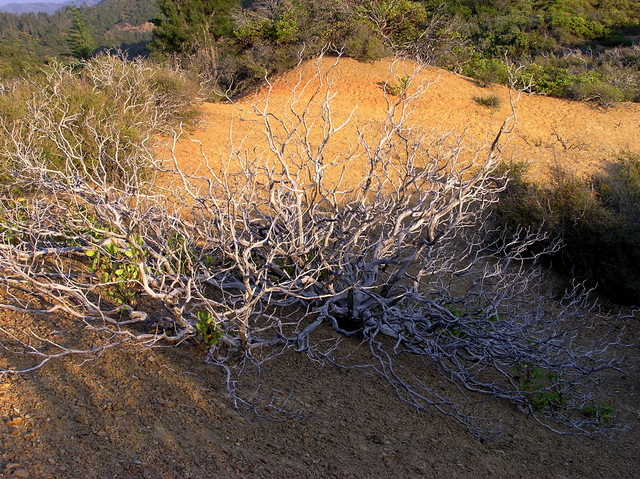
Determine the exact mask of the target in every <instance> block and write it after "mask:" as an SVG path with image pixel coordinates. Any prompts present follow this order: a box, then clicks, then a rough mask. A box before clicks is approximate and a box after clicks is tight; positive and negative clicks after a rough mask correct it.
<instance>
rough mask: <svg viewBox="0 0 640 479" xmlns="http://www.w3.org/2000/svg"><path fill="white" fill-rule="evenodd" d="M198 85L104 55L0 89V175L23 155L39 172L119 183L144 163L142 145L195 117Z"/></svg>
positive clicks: (174, 73)
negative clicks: (71, 170)
mask: <svg viewBox="0 0 640 479" xmlns="http://www.w3.org/2000/svg"><path fill="white" fill-rule="evenodd" d="M196 94H197V86H195V85H193V83H191V82H190V81H189V80H188V79H187V78H186V77H185V76H184V75H182V74H181V73H180V72H178V71H175V70H169V69H166V68H163V67H160V66H152V65H151V64H148V63H145V62H141V61H140V62H130V61H127V60H125V59H124V58H122V57H112V56H101V57H98V58H95V59H92V60H90V61H87V62H83V63H81V64H79V65H78V66H65V65H61V64H53V65H52V66H51V67H50V68H48V69H47V70H45V71H43V72H42V73H41V74H39V75H36V76H32V77H31V78H27V79H24V80H22V81H20V82H18V83H17V84H16V85H15V87H14V88H12V89H11V90H9V91H6V92H5V93H4V94H0V126H1V127H2V128H1V129H0V175H2V176H3V177H5V178H6V177H10V176H11V169H12V161H13V160H12V159H13V158H15V157H16V155H27V156H28V157H29V158H30V161H32V163H33V165H34V174H35V172H37V171H38V170H42V169H44V170H47V169H52V170H60V171H65V170H66V169H68V168H69V167H70V166H71V167H73V168H74V169H75V170H77V171H78V172H79V173H78V174H80V172H84V174H91V175H96V177H99V178H101V179H104V180H106V181H108V182H122V181H125V180H126V178H127V177H128V176H129V175H131V174H134V175H140V174H141V173H144V172H145V171H146V169H147V167H148V166H149V161H150V156H151V153H150V150H149V148H148V146H146V143H147V142H148V140H149V139H150V138H151V137H152V136H153V135H156V134H159V133H166V132H168V131H169V130H171V128H173V127H174V126H176V125H177V124H178V123H179V122H185V121H193V120H194V119H195V117H196V115H197V109H196Z"/></svg>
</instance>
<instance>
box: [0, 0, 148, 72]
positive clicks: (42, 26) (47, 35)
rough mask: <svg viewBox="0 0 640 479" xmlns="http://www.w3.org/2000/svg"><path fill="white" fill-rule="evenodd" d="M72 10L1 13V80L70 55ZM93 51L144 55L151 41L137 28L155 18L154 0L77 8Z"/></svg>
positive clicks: (118, 0) (106, 1)
mask: <svg viewBox="0 0 640 479" xmlns="http://www.w3.org/2000/svg"><path fill="white" fill-rule="evenodd" d="M72 10H73V7H70V6H65V7H63V8H61V9H60V10H58V11H57V12H55V13H54V14H52V15H49V14H46V13H39V14H35V13H25V14H21V15H15V14H12V13H6V12H0V78H1V77H10V76H16V75H20V74H22V73H23V72H25V71H28V70H30V69H32V68H34V67H39V66H40V65H42V64H43V62H44V61H46V60H47V59H48V58H52V57H54V58H60V59H62V58H63V57H64V56H65V55H68V54H70V53H71V51H70V47H69V42H68V40H69V34H70V33H71V32H72V30H73V27H74V22H73V19H72V13H71V12H72ZM78 11H79V12H80V15H81V17H82V19H83V20H84V22H85V23H86V25H87V28H88V29H89V33H90V34H91V36H92V38H93V39H94V41H95V45H96V47H98V46H100V47H120V48H124V49H129V50H131V51H133V52H138V53H143V49H142V47H143V45H144V44H146V42H148V41H149V40H150V39H151V32H150V29H149V28H145V27H140V26H141V25H143V24H145V23H146V22H148V21H149V20H151V19H152V18H154V17H155V16H157V15H158V10H157V7H156V4H155V1H154V0H104V1H102V2H100V3H99V4H97V5H94V6H86V5H83V6H81V7H79V8H78Z"/></svg>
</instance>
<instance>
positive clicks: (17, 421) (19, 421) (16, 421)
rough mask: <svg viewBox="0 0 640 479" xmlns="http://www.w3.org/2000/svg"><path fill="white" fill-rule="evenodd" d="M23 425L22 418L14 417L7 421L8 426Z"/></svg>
mask: <svg viewBox="0 0 640 479" xmlns="http://www.w3.org/2000/svg"><path fill="white" fill-rule="evenodd" d="M22 423H23V419H22V418H21V417H14V418H12V419H9V420H8V421H7V426H20V425H21V424H22Z"/></svg>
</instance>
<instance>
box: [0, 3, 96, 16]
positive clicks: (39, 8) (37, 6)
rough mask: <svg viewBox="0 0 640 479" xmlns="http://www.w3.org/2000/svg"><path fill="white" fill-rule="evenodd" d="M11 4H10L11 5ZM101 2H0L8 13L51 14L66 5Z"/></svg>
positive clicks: (0, 7)
mask: <svg viewBox="0 0 640 479" xmlns="http://www.w3.org/2000/svg"><path fill="white" fill-rule="evenodd" d="M9 2H10V3H9ZM99 2H100V0H84V1H71V2H70V1H64V0H60V1H55V0H54V1H50V2H28V3H18V2H15V1H14V0H0V10H1V11H3V12H8V13H15V14H20V13H49V14H52V13H54V12H55V11H56V10H58V9H60V8H61V7H63V6H64V5H72V4H74V3H75V4H77V5H82V4H83V3H86V4H87V5H89V6H91V5H95V4H96V3H99Z"/></svg>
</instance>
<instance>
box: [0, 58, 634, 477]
mask: <svg viewBox="0 0 640 479" xmlns="http://www.w3.org/2000/svg"><path fill="white" fill-rule="evenodd" d="M326 61H329V60H326ZM313 69H314V67H313V65H311V64H307V65H305V66H304V70H303V75H308V74H309V72H312V71H313ZM412 69H413V67H412V66H411V65H406V64H404V65H400V66H399V70H397V72H396V73H395V75H400V76H402V75H403V74H404V73H405V72H409V71H410V70H412ZM333 75H334V77H335V79H336V83H335V88H334V89H335V91H336V97H335V102H334V113H335V115H336V117H337V118H345V117H346V116H348V115H349V113H350V112H351V111H352V108H353V106H354V105H356V104H357V105H358V108H357V110H356V112H355V121H356V123H359V124H362V123H364V122H367V121H369V120H370V119H371V118H378V117H379V116H380V115H381V114H383V112H384V109H385V103H384V100H383V99H382V96H381V93H382V91H381V87H380V85H379V83H380V82H384V81H385V80H387V78H388V77H389V62H387V61H381V62H378V63H375V64H373V65H371V64H359V63H356V62H353V61H350V60H342V61H341V63H340V64H339V66H338V67H337V68H336V69H335V70H334V72H333ZM421 78H424V79H426V81H432V80H437V82H435V83H434V84H432V85H431V86H430V87H429V91H428V93H427V94H426V95H425V96H424V98H423V100H422V101H421V102H420V103H419V105H418V106H417V109H416V112H415V118H416V121H419V122H420V123H422V124H424V125H428V126H432V127H435V128H440V129H443V130H449V129H452V128H456V129H457V130H459V131H462V130H465V129H466V130H468V137H469V141H472V139H475V141H476V142H478V143H485V142H486V141H487V140H488V139H491V138H492V135H494V134H495V132H496V131H497V130H498V128H499V127H500V125H501V123H502V121H503V120H504V118H505V117H506V116H508V114H509V107H508V101H507V97H508V92H507V90H506V89H504V88H502V87H492V88H490V89H483V88H480V87H478V86H476V85H475V84H474V83H473V82H471V81H469V80H468V79H466V78H462V77H459V76H455V75H453V74H451V73H448V72H445V71H442V70H436V69H427V70H426V71H424V72H423V73H421ZM296 81H297V74H296V73H291V74H289V75H286V76H284V77H283V78H281V79H278V80H277V81H276V82H275V83H274V88H273V91H272V93H271V98H270V101H271V104H272V105H273V107H274V108H275V111H278V108H280V110H281V109H282V102H283V101H285V100H286V98H288V97H289V94H290V86H291V85H292V84H295V82H296ZM487 95H497V96H499V97H500V98H502V99H503V102H502V106H501V108H499V109H497V110H492V109H489V108H486V107H482V106H479V105H478V104H477V103H476V102H475V101H474V100H473V97H476V96H487ZM262 99H264V91H262V92H258V93H256V94H255V95H253V96H250V97H247V98H245V99H243V100H241V101H239V102H238V106H239V107H242V108H247V107H248V106H249V105H251V104H256V102H259V101H261V100H262ZM203 109H204V112H205V120H206V121H205V123H204V124H203V126H202V128H201V129H199V130H196V131H194V132H191V133H190V134H189V135H185V136H184V137H183V138H182V139H181V140H180V141H179V142H178V144H177V148H176V150H175V155H176V158H177V160H178V162H179V163H180V164H181V165H182V166H183V167H184V168H186V169H190V170H192V171H196V170H199V171H202V156H201V151H200V147H202V151H204V153H205V154H206V155H207V157H208V158H209V159H210V161H211V163H212V164H213V165H219V164H221V162H222V160H223V159H224V158H226V153H225V152H226V148H227V147H228V145H229V144H230V140H229V127H230V125H231V123H232V120H233V137H234V138H236V140H234V143H236V142H237V141H238V140H237V139H239V138H243V137H245V136H247V135H249V136H248V137H247V140H246V141H245V145H251V146H255V145H258V146H259V145H260V143H259V139H258V138H259V135H258V134H257V132H256V131H255V123H250V122H246V121H241V120H240V116H241V115H240V114H239V113H238V110H237V109H236V108H235V107H234V106H232V105H226V104H204V105H203ZM516 109H517V114H518V126H517V131H516V132H515V133H517V135H514V137H515V138H514V139H513V140H512V141H511V143H510V145H509V148H508V150H507V151H506V154H507V156H514V157H517V158H526V159H528V160H529V161H531V162H532V163H533V164H534V165H535V169H534V171H535V172H536V173H537V174H542V173H543V172H544V171H545V169H546V167H547V166H548V165H549V164H553V162H555V161H558V162H562V163H564V164H568V165H571V166H572V167H575V168H576V169H578V170H579V171H588V170H590V169H592V168H595V167H597V166H598V163H599V162H601V161H602V159H605V158H609V157H611V156H612V155H615V153H616V152H618V151H620V150H624V149H627V150H632V151H640V121H639V120H640V106H638V105H626V104H623V105H618V106H616V107H615V108H613V109H611V110H609V111H604V110H600V109H597V108H593V107H591V106H589V105H584V104H579V103H572V102H567V101H562V100H555V99H549V98H541V97H537V96H528V95H523V96H522V97H521V99H520V100H519V101H518V102H517V104H516ZM245 117H246V115H245ZM192 140H195V141H192ZM349 140H350V138H349V137H348V135H347V134H346V133H345V136H344V137H343V138H341V141H342V142H343V143H342V145H348V144H349ZM563 142H564V146H563ZM236 144H237V143H236ZM340 144H341V143H340V142H337V145H336V148H337V149H339V148H340ZM637 319H640V318H636V320H634V321H629V322H628V324H627V326H628V327H629V330H628V333H627V334H628V338H629V339H630V340H631V339H635V338H637V337H638V329H639V328H638V327H637V324H636V323H637ZM43 320H46V321H50V320H53V319H52V318H44V319H34V318H28V317H22V316H18V315H15V314H10V313H7V312H0V323H2V322H8V321H20V322H23V323H24V325H25V327H32V328H34V330H36V331H37V328H38V325H39V323H38V321H43ZM55 321H57V324H56V328H57V329H59V330H64V329H65V328H67V327H70V325H69V323H68V322H67V321H66V320H65V319H64V318H58V319H55ZM74 334H77V336H78V343H79V345H82V343H83V341H85V339H84V338H83V332H82V330H78V331H77V332H76V333H74ZM87 340H89V339H87ZM629 353H630V354H631V355H632V356H633V355H635V356H638V355H639V354H638V353H639V351H638V349H637V348H634V349H633V351H630V352H629ZM1 354H2V352H0V355H1ZM359 354H360V353H359ZM202 359H203V352H202V350H201V349H199V348H197V347H195V346H189V345H183V347H181V348H179V349H154V350H147V351H110V352H107V353H105V354H104V355H103V356H102V357H99V358H95V359H94V360H92V361H88V362H83V361H82V359H78V358H68V359H65V360H60V361H57V362H53V363H51V364H49V365H47V366H46V367H45V368H43V369H42V370H40V371H39V372H37V373H34V374H31V375H28V376H24V377H13V378H5V379H3V380H2V382H0V418H1V419H2V420H1V421H0V477H22V478H25V477H29V478H83V479H84V478H115V477H118V478H138V477H145V478H245V477H246V478H258V477H263V478H307V477H318V478H322V477H333V478H348V477H352V478H378V477H380V478H404V477H406V478H419V477H425V478H478V477H487V478H489V477H490V478H515V477H522V478H534V477H535V478H558V479H559V478H599V477H601V478H632V477H637V476H638V457H639V456H640V436H639V435H638V433H637V432H635V431H631V432H629V433H627V434H623V435H621V436H620V437H619V438H618V440H617V441H616V442H613V443H608V444H601V443H595V442H589V441H586V442H583V441H579V440H578V439H576V438H572V437H565V436H559V435H556V434H554V433H552V432H550V431H548V430H546V429H544V428H543V427H541V426H540V425H538V424H537V423H535V422H534V421H533V420H532V419H530V418H527V417H523V416H521V415H518V414H517V413H515V412H514V411H513V410H512V408H511V407H510V406H508V405H507V404H503V403H500V402H498V401H495V402H489V403H487V405H486V407H487V408H490V409H491V410H492V411H494V412H495V413H502V414H503V423H504V428H505V432H504V435H503V437H502V438H501V439H499V440H496V441H491V442H485V443H482V442H479V441H478V440H476V439H474V438H473V437H471V436H470V435H469V434H468V433H467V432H466V431H465V430H464V428H462V427H461V426H460V425H459V424H457V423H456V422H455V421H453V420H451V419H449V418H445V417H442V416H441V415H438V414H434V413H432V412H430V411H427V412H426V413H418V412H416V411H415V410H413V409H411V408H410V407H408V406H406V405H404V404H402V403H401V402H400V401H398V399H397V397H396V396H395V394H394V392H393V391H392V390H391V388H390V387H389V386H388V385H387V384H386V383H384V382H383V381H381V380H380V379H379V378H377V377H374V376H370V375H367V374H366V373H364V372H362V371H342V370H337V369H334V368H332V367H322V366H320V365H318V364H316V363H313V362H311V361H309V360H308V359H307V358H306V357H303V356H297V355H295V354H290V355H285V356H283V357H280V358H279V359H278V360H276V361H274V362H273V363H272V364H271V365H270V366H269V367H268V368H267V369H266V370H265V371H263V373H262V376H261V377H260V378H258V379H259V381H260V382H264V383H268V384H270V385H272V386H273V387H275V388H276V389H278V390H279V391H280V392H281V393H283V394H291V395H292V396H293V397H294V398H295V401H296V402H297V403H298V404H299V405H300V406H301V407H302V408H303V409H304V410H305V411H306V413H307V418H306V420H304V421H302V422H298V421H289V422H280V423H274V422H269V421H264V420H258V419H255V418H250V419H252V422H248V421H246V420H245V419H243V418H242V417H241V416H240V415H239V414H238V413H237V412H236V411H235V410H234V409H233V408H232V407H231V403H230V402H229V400H228V398H227V397H226V395H225V392H224V387H223V377H222V374H221V373H220V371H218V370H216V369H213V368H211V367H208V366H206V365H204V364H203V363H202ZM434 381H438V379H437V378H434ZM605 386H606V388H607V391H608V393H609V395H610V397H611V398H612V400H613V402H614V403H615V405H616V407H617V413H616V419H617V420H618V421H620V422H624V423H629V424H630V425H631V426H637V425H638V424H637V423H638V414H639V412H640V402H639V398H638V396H637V390H638V387H640V370H638V368H637V367H635V368H632V369H630V370H629V371H628V372H627V373H626V374H625V375H612V376H610V377H607V378H605ZM442 387H443V388H446V387H448V386H447V385H446V384H442Z"/></svg>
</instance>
